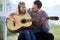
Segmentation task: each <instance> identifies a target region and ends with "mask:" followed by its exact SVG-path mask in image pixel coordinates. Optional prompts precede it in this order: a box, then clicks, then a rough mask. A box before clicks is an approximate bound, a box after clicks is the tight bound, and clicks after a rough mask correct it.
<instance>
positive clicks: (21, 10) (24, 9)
mask: <svg viewBox="0 0 60 40" xmlns="http://www.w3.org/2000/svg"><path fill="white" fill-rule="evenodd" d="M20 12H21V13H25V12H26V6H25V5H21V6H20Z"/></svg>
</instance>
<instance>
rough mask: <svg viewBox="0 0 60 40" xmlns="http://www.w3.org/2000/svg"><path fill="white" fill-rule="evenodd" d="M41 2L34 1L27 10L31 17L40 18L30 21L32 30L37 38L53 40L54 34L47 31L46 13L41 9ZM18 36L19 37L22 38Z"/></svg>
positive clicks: (39, 39) (38, 39)
mask: <svg viewBox="0 0 60 40" xmlns="http://www.w3.org/2000/svg"><path fill="white" fill-rule="evenodd" d="M41 7H42V3H41V2H40V1H34V3H33V6H32V8H30V9H29V10H28V12H29V14H30V16H31V17H32V18H40V20H37V21H33V22H32V29H31V30H32V31H33V32H34V34H35V37H36V39H37V40H54V36H53V35H52V34H51V33H49V30H50V28H49V24H48V19H47V18H46V17H48V15H47V14H46V12H45V11H43V10H42V9H41ZM22 37H23V36H22ZM22 37H21V36H20V38H22Z"/></svg>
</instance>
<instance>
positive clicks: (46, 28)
mask: <svg viewBox="0 0 60 40" xmlns="http://www.w3.org/2000/svg"><path fill="white" fill-rule="evenodd" d="M43 17H48V15H47V14H46V12H45V11H43ZM42 30H43V31H44V32H48V31H49V30H50V26H49V20H47V22H46V23H45V24H42Z"/></svg>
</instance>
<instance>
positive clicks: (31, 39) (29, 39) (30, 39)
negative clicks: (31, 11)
mask: <svg viewBox="0 0 60 40" xmlns="http://www.w3.org/2000/svg"><path fill="white" fill-rule="evenodd" d="M26 13H27V12H26V6H25V3H24V2H19V3H18V9H17V12H15V13H12V14H14V15H20V16H21V17H22V16H23V15H25V14H26ZM12 14H10V16H9V17H8V18H9V19H10V20H11V21H13V22H15V21H16V20H14V19H13V18H12ZM19 34H20V35H23V34H24V35H25V38H26V40H36V38H35V36H34V34H33V32H32V31H31V30H30V29H28V28H27V29H23V30H21V31H20V32H19ZM18 40H21V39H19V38H18Z"/></svg>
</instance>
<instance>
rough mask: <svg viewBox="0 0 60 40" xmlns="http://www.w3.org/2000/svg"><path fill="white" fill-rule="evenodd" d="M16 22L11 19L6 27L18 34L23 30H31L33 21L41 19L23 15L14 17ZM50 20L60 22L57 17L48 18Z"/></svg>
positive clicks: (7, 20) (7, 21)
mask: <svg viewBox="0 0 60 40" xmlns="http://www.w3.org/2000/svg"><path fill="white" fill-rule="evenodd" d="M13 18H14V20H16V22H12V21H11V20H9V18H7V19H6V25H7V28H8V30H9V31H10V32H12V33H17V32H19V31H21V30H22V29H23V28H29V27H30V26H31V25H32V21H35V20H41V18H33V19H32V18H31V17H30V15H29V14H24V15H23V16H21V15H13ZM46 18H47V19H50V20H58V19H59V18H58V17H56V16H51V17H46Z"/></svg>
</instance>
